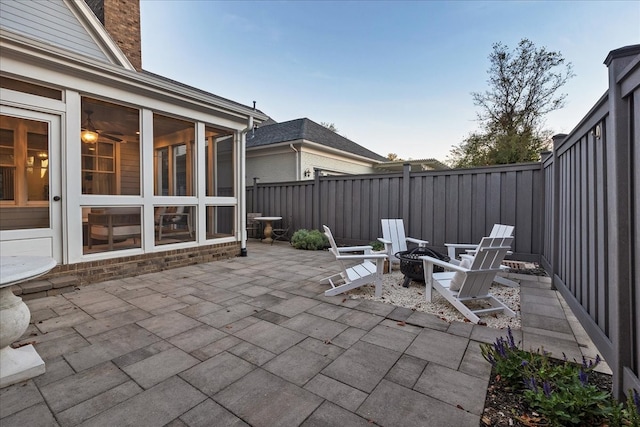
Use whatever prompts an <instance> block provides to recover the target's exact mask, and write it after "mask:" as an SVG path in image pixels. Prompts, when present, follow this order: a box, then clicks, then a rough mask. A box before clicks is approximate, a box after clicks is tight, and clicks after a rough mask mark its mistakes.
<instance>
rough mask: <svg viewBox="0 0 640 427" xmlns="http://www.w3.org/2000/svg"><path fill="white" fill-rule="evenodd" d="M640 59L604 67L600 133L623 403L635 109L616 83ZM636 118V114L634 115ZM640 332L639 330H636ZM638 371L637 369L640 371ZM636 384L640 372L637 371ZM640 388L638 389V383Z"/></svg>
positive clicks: (629, 336) (624, 55) (617, 58)
mask: <svg viewBox="0 0 640 427" xmlns="http://www.w3.org/2000/svg"><path fill="white" fill-rule="evenodd" d="M638 54H640V46H639V45H636V46H627V47H623V48H620V49H616V50H612V51H611V52H609V55H608V56H607V58H606V59H605V61H604V63H605V65H606V66H607V68H608V69H609V118H610V120H609V123H610V125H609V126H608V127H607V128H606V129H601V130H600V135H601V138H602V140H604V141H606V149H607V160H606V166H607V171H606V174H607V198H608V203H607V204H608V216H607V237H608V243H609V254H610V255H609V257H608V268H609V277H608V282H609V292H610V294H609V304H610V305H609V310H611V311H610V312H611V313H613V315H612V316H611V328H610V330H611V337H610V338H611V342H612V344H613V352H612V354H613V355H614V359H615V360H612V361H611V362H609V361H607V362H609V363H610V364H611V365H612V366H611V368H612V370H613V373H614V375H613V394H614V395H615V396H616V397H618V398H621V397H622V396H624V393H625V392H626V390H625V386H629V387H630V386H631V384H624V379H623V377H624V372H625V368H626V369H629V370H634V368H635V367H634V363H633V356H634V354H633V353H634V350H633V349H634V347H633V346H634V341H635V340H634V333H633V329H632V327H633V326H632V325H633V324H634V323H635V321H634V316H633V310H632V307H633V297H634V293H635V292H636V291H637V290H635V289H634V285H633V284H632V283H631V272H630V269H631V266H632V262H631V257H632V256H633V255H632V254H633V250H632V246H631V235H632V234H631V233H632V229H631V221H632V219H631V217H630V216H631V210H632V205H631V203H632V201H631V196H632V193H631V178H632V176H633V174H632V172H631V162H630V159H631V156H632V149H631V145H632V144H633V141H632V135H631V133H630V126H631V119H632V118H631V114H630V111H632V109H631V108H630V105H629V102H630V101H629V98H632V97H628V98H623V95H622V87H621V84H620V82H619V81H618V77H619V76H620V74H621V72H622V71H623V70H624V69H625V68H626V66H627V65H629V63H630V62H631V61H632V60H634V58H635V57H636V56H637V55H638ZM636 114H637V112H636ZM636 332H637V331H636ZM636 370H637V369H636ZM633 376H635V378H636V381H637V376H638V372H633ZM636 385H637V384H636Z"/></svg>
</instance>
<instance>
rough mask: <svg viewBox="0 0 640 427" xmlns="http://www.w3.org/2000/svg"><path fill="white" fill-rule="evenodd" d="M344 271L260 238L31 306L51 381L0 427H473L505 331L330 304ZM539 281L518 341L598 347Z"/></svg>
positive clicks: (2, 399)
mask: <svg viewBox="0 0 640 427" xmlns="http://www.w3.org/2000/svg"><path fill="white" fill-rule="evenodd" d="M336 268H337V266H336V265H335V262H334V260H333V257H332V256H331V255H330V254H329V253H328V252H326V251H325V252H323V251H313V252H309V251H298V250H295V249H293V248H291V247H290V246H289V245H288V244H282V243H280V244H278V243H276V244H273V245H266V244H261V243H257V242H250V243H249V245H248V256H247V257H239V258H234V259H231V260H225V261H218V262H213V263H208V264H200V265H194V266H190V267H183V268H177V269H174V270H167V271H163V272H160V273H153V274H146V275H142V276H137V277H131V278H126V279H119V280H112V281H108V282H103V283H98V284H93V285H88V286H85V287H82V288H80V289H79V290H77V291H75V292H71V293H67V294H63V295H59V296H56V297H47V298H42V299H37V300H31V301H27V304H28V305H29V307H30V309H31V315H32V324H31V325H30V326H29V329H28V330H27V332H26V333H25V335H24V336H23V338H22V341H21V342H22V343H27V342H34V343H35V347H36V349H37V351H38V352H39V354H40V355H41V357H42V358H43V359H44V360H45V362H46V373H45V374H43V375H41V376H39V377H37V378H34V379H32V380H29V381H26V382H23V383H19V384H15V385H13V386H10V387H6V388H4V389H2V390H0V424H1V425H2V426H3V427H10V426H52V425H53V426H57V425H59V426H75V425H82V426H128V425H130V426H163V425H170V426H173V427H178V426H213V425H220V426H244V425H251V426H298V425H302V426H332V425H335V426H356V425H363V426H365V425H386V426H395V425H403V426H426V425H433V426H457V427H464V426H473V427H477V426H478V425H479V422H480V416H481V413H482V409H483V405H484V399H485V392H486V387H487V384H488V381H489V375H490V365H489V364H488V363H487V362H486V361H485V360H484V359H482V357H481V355H480V349H479V344H480V343H481V342H492V341H493V340H494V339H495V337H496V336H500V335H504V334H505V331H498V330H493V329H490V328H487V327H485V326H478V325H472V324H469V323H460V322H454V323H451V324H449V323H446V322H444V321H442V320H440V319H439V318H437V317H436V316H432V315H428V314H424V313H415V312H413V311H411V310H408V309H405V308H397V307H394V306H390V305H387V304H384V303H378V302H372V301H366V300H352V299H349V298H347V297H345V296H344V295H339V296H335V297H325V296H324V294H323V292H324V291H325V290H326V289H327V286H328V285H321V284H320V283H319V282H320V279H321V278H323V277H326V276H328V275H330V274H334V273H335V272H336ZM525 279H526V278H525ZM539 285H540V284H539V283H537V282H526V283H525V282H523V285H522V295H523V299H522V304H523V310H522V312H523V319H522V320H523V322H522V323H523V329H522V333H521V334H519V338H521V339H522V342H523V343H524V345H525V346H527V343H530V344H531V345H535V344H537V343H539V342H544V344H545V349H546V350H549V351H556V350H557V351H565V352H566V353H567V355H568V356H569V357H580V355H581V349H582V348H585V349H588V348H592V346H590V345H589V344H590V343H589V342H586V341H588V337H586V338H585V334H583V333H574V332H572V331H574V330H575V328H576V325H575V323H576V322H574V321H572V320H571V319H570V317H571V316H568V317H569V319H567V318H565V316H564V315H563V313H564V311H563V310H562V305H561V304H555V303H554V302H553V301H554V299H556V300H557V296H556V292H555V291H552V290H549V289H548V285H545V284H543V286H539ZM529 290H531V291H529ZM534 304H539V305H540V306H545V307H547V308H546V309H545V310H538V309H535V308H534V307H531V306H530V305H534ZM525 307H526V308H525ZM558 310H560V311H558ZM528 313H532V314H531V315H530V319H528V318H527V314H528ZM533 313H535V314H533ZM572 328H573V329H572ZM576 337H577V338H576ZM585 342H586V343H585ZM550 345H552V346H556V347H557V349H556V348H550V347H549V346H550ZM589 351H591V353H590V354H589V356H591V357H593V351H592V350H589Z"/></svg>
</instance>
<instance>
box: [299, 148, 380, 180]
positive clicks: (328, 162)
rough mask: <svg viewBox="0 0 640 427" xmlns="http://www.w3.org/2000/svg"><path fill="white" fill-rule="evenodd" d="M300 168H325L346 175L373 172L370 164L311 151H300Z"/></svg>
mask: <svg viewBox="0 0 640 427" xmlns="http://www.w3.org/2000/svg"><path fill="white" fill-rule="evenodd" d="M301 155H302V157H301V162H302V170H303V171H304V170H305V169H307V168H308V169H310V170H311V171H313V168H320V169H323V168H325V169H327V170H329V171H332V172H340V173H344V174H348V175H358V174H366V173H374V172H375V170H374V169H373V167H371V166H367V165H363V164H361V163H356V162H353V161H349V160H346V159H339V158H335V157H325V156H322V155H318V154H312V153H306V152H304V151H303V152H302V153H301Z"/></svg>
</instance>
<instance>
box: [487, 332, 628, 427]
mask: <svg viewBox="0 0 640 427" xmlns="http://www.w3.org/2000/svg"><path fill="white" fill-rule="evenodd" d="M480 348H481V352H482V356H483V357H484V358H485V360H487V361H488V362H489V363H491V365H492V366H493V372H494V374H495V375H496V377H497V379H499V381H500V382H502V383H503V384H504V385H505V386H506V387H507V388H509V389H511V390H515V391H520V392H521V393H522V396H523V397H524V402H525V403H526V405H527V406H528V407H529V409H530V410H532V411H534V412H536V413H538V414H540V415H541V416H542V417H543V418H544V420H545V422H546V424H545V425H550V426H583V425H597V426H600V425H607V426H610V427H613V426H636V427H640V424H639V423H640V415H639V414H640V396H639V395H638V393H637V392H636V391H635V390H634V391H633V392H631V391H630V392H629V400H628V402H627V408H626V409H625V408H624V407H623V406H622V405H620V404H618V403H617V402H615V401H614V399H612V397H611V394H610V393H609V392H608V391H603V390H600V389H598V388H597V387H596V386H595V385H593V384H591V383H590V382H589V378H590V374H591V372H592V371H593V370H594V369H595V368H596V367H597V366H598V364H599V363H600V362H601V359H600V356H597V357H596V359H595V360H587V359H586V358H584V357H583V358H582V361H581V363H578V362H576V361H569V360H568V358H567V356H566V355H564V354H563V360H557V359H551V358H550V357H549V353H547V352H545V351H544V349H538V350H537V351H536V352H528V351H524V350H522V349H520V348H519V347H518V345H516V343H515V339H514V337H513V332H512V331H511V329H510V328H509V329H507V336H506V337H499V338H497V339H496V341H495V342H494V343H492V344H481V345H480ZM603 423H604V424H603Z"/></svg>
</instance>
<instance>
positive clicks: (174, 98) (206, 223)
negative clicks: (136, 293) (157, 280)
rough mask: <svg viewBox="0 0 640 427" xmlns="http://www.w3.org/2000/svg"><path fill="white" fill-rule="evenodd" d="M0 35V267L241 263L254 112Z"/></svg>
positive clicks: (113, 65) (174, 84) (119, 67)
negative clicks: (227, 259) (38, 260)
mask: <svg viewBox="0 0 640 427" xmlns="http://www.w3.org/2000/svg"><path fill="white" fill-rule="evenodd" d="M1 35H2V38H1V39H0V41H1V48H2V61H0V77H1V78H0V82H1V83H0V251H1V252H2V254H3V255H19V254H29V255H46V256H51V257H53V258H54V259H55V260H56V261H57V262H58V264H59V265H61V266H63V267H65V266H66V267H67V268H66V269H64V268H63V270H70V269H73V270H74V271H79V270H82V268H83V267H82V266H95V265H100V266H102V267H104V266H105V265H110V266H113V265H117V264H118V263H120V262H124V260H126V261H128V262H130V261H131V260H137V261H138V262H142V261H144V260H146V261H147V263H149V262H151V261H149V260H153V263H154V264H155V265H156V269H162V268H165V266H163V265H162V264H163V263H165V264H166V263H167V262H165V261H166V255H167V254H172V256H173V255H175V254H176V253H177V252H176V251H178V252H179V253H181V254H182V256H183V257H185V258H189V257H191V258H193V257H195V256H200V257H201V255H202V253H203V250H204V251H209V252H211V248H216V247H220V248H225V249H224V252H225V255H227V256H235V255H237V254H238V253H239V252H240V249H241V247H242V246H243V241H244V238H245V237H244V236H243V230H244V224H243V223H244V215H243V212H244V187H245V177H244V172H243V171H244V143H245V133H246V131H247V130H248V129H251V128H252V126H253V124H254V122H255V123H259V122H261V121H263V120H266V116H265V115H264V114H263V113H261V112H259V111H257V110H255V108H252V107H248V106H245V105H242V104H239V103H235V102H233V101H229V100H226V99H223V98H220V97H217V96H215V95H212V94H209V93H206V92H203V91H201V90H198V89H195V88H192V87H189V86H186V85H183V84H180V83H177V82H174V81H172V80H169V79H165V78H163V77H160V76H157V75H155V74H152V73H148V72H144V71H136V70H135V69H134V68H133V67H131V66H130V65H129V66H127V64H126V60H125V61H122V63H121V64H118V63H113V62H109V61H101V60H99V59H94V58H89V57H87V56H84V55H80V54H76V53H74V52H69V51H64V50H63V49H58V48H55V47H52V46H48V45H45V44H44V43H40V42H38V41H36V40H33V39H30V38H27V37H24V36H23V35H20V34H17V33H12V32H9V31H5V30H3V31H2V34H1ZM122 64H124V65H122ZM153 254H155V255H153ZM163 256H165V258H164V259H163V258H162V257H163ZM216 256H217V257H219V256H220V251H217V252H216ZM202 259H203V260H206V259H207V258H206V257H204V258H202ZM97 261H105V262H102V263H100V262H97ZM172 262H175V256H174V257H173V258H172ZM71 265H74V266H75V267H73V268H69V266H71ZM176 265H180V264H179V263H178V264H176ZM59 270H60V269H59ZM84 271H85V273H86V274H85V275H86V276H87V277H88V276H89V275H90V274H91V272H90V269H89V268H85V269H84ZM111 272H112V274H114V275H115V276H118V275H119V274H118V273H117V272H116V271H114V270H113V269H112V270H111ZM87 281H92V280H87Z"/></svg>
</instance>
